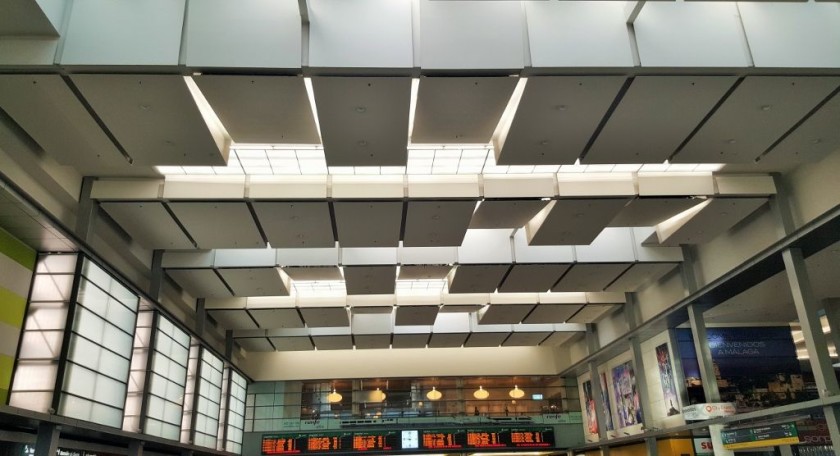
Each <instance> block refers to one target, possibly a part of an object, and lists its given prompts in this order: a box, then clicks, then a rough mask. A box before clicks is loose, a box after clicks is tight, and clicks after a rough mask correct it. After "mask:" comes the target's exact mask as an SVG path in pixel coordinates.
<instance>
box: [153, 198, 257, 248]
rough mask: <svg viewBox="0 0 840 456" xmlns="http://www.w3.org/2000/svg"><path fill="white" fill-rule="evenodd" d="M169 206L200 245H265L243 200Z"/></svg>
mask: <svg viewBox="0 0 840 456" xmlns="http://www.w3.org/2000/svg"><path fill="white" fill-rule="evenodd" d="M169 208H170V209H171V210H172V213H173V214H175V216H176V217H178V220H179V221H180V222H181V225H183V226H184V228H186V230H187V232H188V233H189V234H190V236H191V237H192V238H193V240H195V243H196V244H197V245H198V248H200V249H223V248H240V249H242V248H263V247H265V242H264V241H263V239H262V236H261V235H260V232H259V230H258V229H257V225H256V224H255V223H254V217H253V216H251V211H250V210H248V205H247V204H245V203H241V202H213V203H204V202H201V203H169Z"/></svg>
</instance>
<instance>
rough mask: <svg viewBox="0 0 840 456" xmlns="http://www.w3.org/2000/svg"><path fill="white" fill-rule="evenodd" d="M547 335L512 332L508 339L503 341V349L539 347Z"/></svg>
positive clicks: (547, 333) (546, 333)
mask: <svg viewBox="0 0 840 456" xmlns="http://www.w3.org/2000/svg"><path fill="white" fill-rule="evenodd" d="M549 335H551V333H550V332H514V333H511V335H510V337H508V338H507V339H505V341H504V343H503V344H502V346H503V347H533V346H537V345H540V343H541V342H542V341H544V340H545V339H546V338H547V337H548V336H549Z"/></svg>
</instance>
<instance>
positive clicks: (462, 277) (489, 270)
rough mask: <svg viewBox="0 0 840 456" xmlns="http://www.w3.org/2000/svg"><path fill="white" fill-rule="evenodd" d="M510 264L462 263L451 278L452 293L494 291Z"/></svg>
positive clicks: (450, 288)
mask: <svg viewBox="0 0 840 456" xmlns="http://www.w3.org/2000/svg"><path fill="white" fill-rule="evenodd" d="M509 267H510V266H509V265H506V264H494V265H472V264H462V265H460V266H458V268H457V269H455V274H454V275H451V276H450V278H449V292H450V293H493V292H495V291H496V288H498V286H499V283H501V281H502V278H503V277H504V275H505V274H506V273H507V270H508V268H509Z"/></svg>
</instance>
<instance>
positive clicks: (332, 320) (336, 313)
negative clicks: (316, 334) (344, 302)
mask: <svg viewBox="0 0 840 456" xmlns="http://www.w3.org/2000/svg"><path fill="white" fill-rule="evenodd" d="M300 314H301V315H302V316H303V321H304V322H305V323H306V326H308V327H310V328H335V327H341V326H350V317H348V316H347V309H346V308H344V307H301V308H300ZM348 337H349V336H348Z"/></svg>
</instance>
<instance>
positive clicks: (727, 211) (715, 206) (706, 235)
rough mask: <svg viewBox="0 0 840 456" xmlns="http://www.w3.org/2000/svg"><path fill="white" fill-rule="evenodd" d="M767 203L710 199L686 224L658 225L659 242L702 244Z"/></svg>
mask: <svg viewBox="0 0 840 456" xmlns="http://www.w3.org/2000/svg"><path fill="white" fill-rule="evenodd" d="M766 202H767V198H711V199H710V200H709V203H708V204H706V205H705V206H704V207H703V208H701V209H700V210H699V212H697V213H696V214H694V216H693V217H691V218H689V219H688V220H686V221H685V223H683V224H681V225H679V224H677V225H674V226H673V227H662V226H658V227H657V230H656V231H657V235H658V236H659V242H660V244H662V245H673V246H677V245H681V244H703V243H706V242H709V241H711V240H712V239H714V238H716V237H718V235H720V234H721V233H723V232H725V231H728V230H729V229H730V228H732V227H733V226H735V224H737V223H738V222H740V221H741V220H743V219H744V218H746V217H747V216H748V215H750V214H752V213H753V212H755V211H756V209H758V208H759V207H761V206H762V205H764V203H766Z"/></svg>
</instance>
